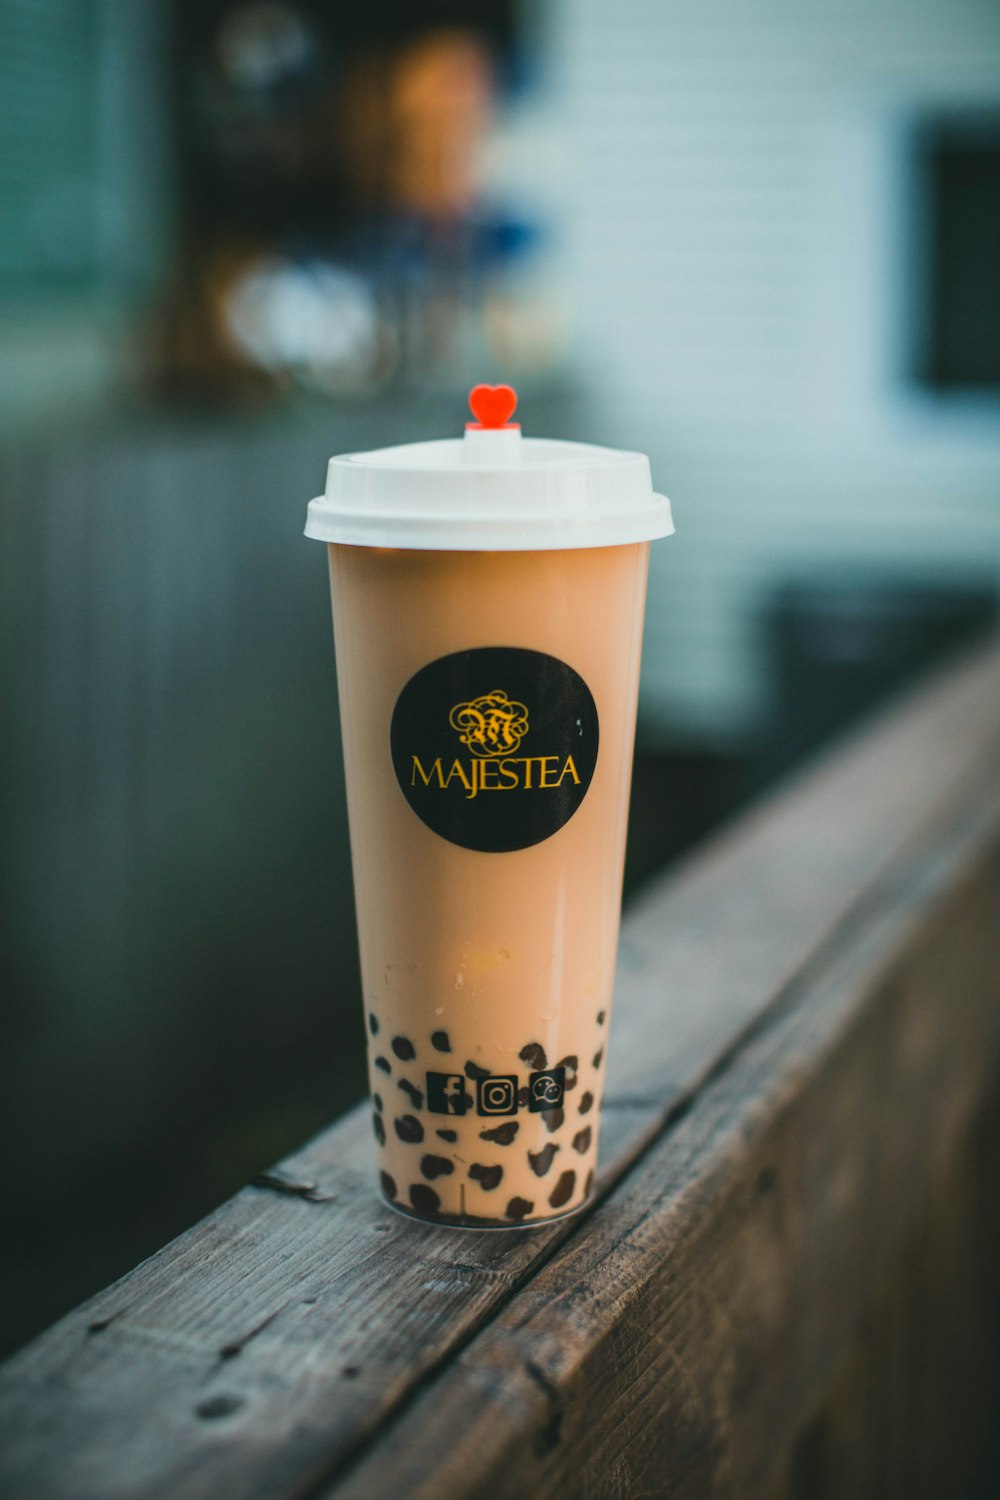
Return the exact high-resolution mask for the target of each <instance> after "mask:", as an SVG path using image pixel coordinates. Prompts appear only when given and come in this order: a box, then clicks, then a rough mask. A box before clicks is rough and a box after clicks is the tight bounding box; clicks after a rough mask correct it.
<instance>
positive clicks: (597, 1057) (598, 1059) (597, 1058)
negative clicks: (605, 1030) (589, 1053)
mask: <svg viewBox="0 0 1000 1500" xmlns="http://www.w3.org/2000/svg"><path fill="white" fill-rule="evenodd" d="M603 1061H604V1048H603V1047H598V1049H597V1051H596V1052H595V1053H594V1067H595V1068H599V1067H600V1066H601V1063H602V1062H603Z"/></svg>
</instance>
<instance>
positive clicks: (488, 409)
mask: <svg viewBox="0 0 1000 1500" xmlns="http://www.w3.org/2000/svg"><path fill="white" fill-rule="evenodd" d="M469 406H470V408H471V410H472V415H473V416H474V417H475V418H476V420H477V421H478V422H479V423H480V424H481V426H483V427H506V425H507V423H508V422H509V421H510V419H511V417H512V416H513V415H514V411H515V409H516V407H517V392H516V391H515V390H514V388H513V386H510V385H477V386H473V388H472V390H471V391H470V392H469Z"/></svg>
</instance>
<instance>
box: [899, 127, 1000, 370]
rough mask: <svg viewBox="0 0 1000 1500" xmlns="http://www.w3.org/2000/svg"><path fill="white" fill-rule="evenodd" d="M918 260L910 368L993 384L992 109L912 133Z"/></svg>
mask: <svg viewBox="0 0 1000 1500" xmlns="http://www.w3.org/2000/svg"><path fill="white" fill-rule="evenodd" d="M917 161H918V178H917V181H918V191H919V192H920V194H921V197H922V200H923V214H922V217H923V222H924V226H925V235H926V238H925V245H926V250H927V257H926V265H925V269H924V275H923V278H922V279H923V285H922V287H921V303H922V310H921V312H920V318H919V321H920V325H921V328H920V339H919V344H920V347H919V354H918V368H917V374H918V376H919V378H920V379H921V380H923V381H924V382H926V383H927V384H928V385H930V386H932V387H938V388H943V389H948V388H992V389H1000V110H998V111H982V112H979V113H976V114H970V115H962V116H954V117H951V118H945V119H939V120H935V121H933V122H931V123H928V124H925V125H923V126H922V127H921V129H920V131H919V133H918V140H917Z"/></svg>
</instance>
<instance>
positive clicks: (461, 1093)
mask: <svg viewBox="0 0 1000 1500" xmlns="http://www.w3.org/2000/svg"><path fill="white" fill-rule="evenodd" d="M471 1103H472V1096H471V1094H467V1093H466V1091H465V1079H464V1078H463V1077H462V1075H461V1073H428V1074H427V1108H428V1109H429V1110H430V1112H431V1114H432V1115H464V1114H465V1111H466V1110H467V1109H468V1108H469V1106H470V1104H471Z"/></svg>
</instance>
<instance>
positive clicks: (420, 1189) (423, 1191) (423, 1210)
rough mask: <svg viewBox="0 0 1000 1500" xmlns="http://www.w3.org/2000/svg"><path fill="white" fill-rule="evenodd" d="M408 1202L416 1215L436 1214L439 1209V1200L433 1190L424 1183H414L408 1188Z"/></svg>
mask: <svg viewBox="0 0 1000 1500" xmlns="http://www.w3.org/2000/svg"><path fill="white" fill-rule="evenodd" d="M410 1202H411V1204H412V1205H413V1207H414V1208H415V1209H416V1211H417V1213H418V1214H436V1213H437V1212H438V1210H439V1209H440V1207H441V1199H440V1198H439V1197H438V1195H437V1193H436V1192H435V1191H434V1189H433V1188H431V1187H428V1186H427V1184H426V1183H425V1182H415V1183H413V1184H412V1186H411V1187H410Z"/></svg>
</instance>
